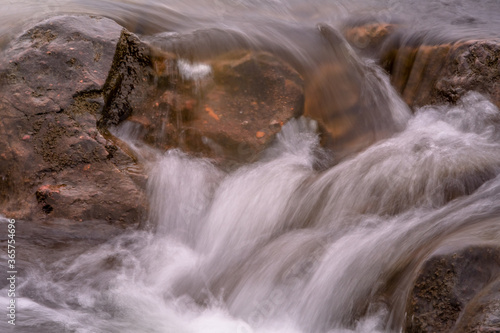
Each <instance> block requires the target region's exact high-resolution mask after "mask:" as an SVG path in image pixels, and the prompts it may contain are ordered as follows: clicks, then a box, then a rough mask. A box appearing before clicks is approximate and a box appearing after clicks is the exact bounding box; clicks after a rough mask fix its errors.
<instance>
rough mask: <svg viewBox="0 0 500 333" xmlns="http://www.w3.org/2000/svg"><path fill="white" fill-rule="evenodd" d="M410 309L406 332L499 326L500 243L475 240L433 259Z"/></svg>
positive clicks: (413, 293) (424, 270) (416, 285)
mask: <svg viewBox="0 0 500 333" xmlns="http://www.w3.org/2000/svg"><path fill="white" fill-rule="evenodd" d="M406 312H407V314H406V323H405V331H406V332H463V333H466V332H498V331H499V330H500V248H499V247H492V246H472V247H468V248H465V249H462V250H459V251H455V252H452V253H448V254H440V255H434V256H433V257H431V258H430V259H428V260H427V261H426V262H425V263H424V265H423V267H422V268H421V270H420V272H419V273H418V277H417V279H416V281H415V283H414V287H413V290H412V291H411V294H410V296H409V298H408V302H407V306H406Z"/></svg>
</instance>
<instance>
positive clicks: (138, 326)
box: [0, 0, 500, 333]
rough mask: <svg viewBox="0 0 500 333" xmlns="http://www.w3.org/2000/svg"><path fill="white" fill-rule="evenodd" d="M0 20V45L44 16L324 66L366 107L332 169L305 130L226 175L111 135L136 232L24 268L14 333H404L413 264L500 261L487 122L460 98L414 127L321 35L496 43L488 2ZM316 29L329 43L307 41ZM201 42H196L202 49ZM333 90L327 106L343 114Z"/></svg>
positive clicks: (39, 8)
mask: <svg viewBox="0 0 500 333" xmlns="http://www.w3.org/2000/svg"><path fill="white" fill-rule="evenodd" d="M4 3H5V1H4ZM472 3H474V5H473V4H472ZM478 3H479V4H478ZM5 5H6V7H5V8H6V10H5V11H3V12H2V14H1V15H2V18H3V19H4V21H3V22H4V23H2V25H1V29H3V30H0V34H1V36H2V37H3V38H4V39H9V38H11V33H10V32H12V33H15V31H16V30H20V29H22V28H23V24H28V23H29V22H30V21H33V20H37V19H40V18H41V17H44V16H45V15H47V14H52V13H56V12H65V13H75V12H76V13H84V12H90V13H97V14H101V15H106V16H109V17H111V18H113V19H116V20H117V21H118V22H120V23H121V24H124V25H126V26H128V28H129V29H131V30H133V31H135V32H136V33H139V34H144V35H148V36H149V37H148V38H151V40H153V41H155V42H156V43H158V44H161V46H162V47H164V48H168V49H170V50H175V51H176V52H178V53H179V54H180V55H182V56H185V57H187V58H199V59H203V58H205V57H208V56H209V55H210V54H211V53H218V52H221V51H224V50H226V49H231V48H234V47H235V45H238V46H242V45H244V46H248V47H252V48H259V49H265V50H267V51H270V52H275V53H276V54H279V55H280V56H282V57H283V58H285V59H287V60H288V61H289V62H290V63H292V64H294V66H295V67H296V68H297V69H298V70H299V71H300V72H301V74H302V75H303V76H304V77H305V78H306V80H307V78H308V73H310V72H311V71H314V70H315V69H316V68H318V67H319V66H320V65H322V64H324V63H325V62H327V61H329V58H328V54H330V53H329V52H333V53H334V54H335V52H337V56H336V61H345V65H346V66H351V67H350V68H354V70H353V71H354V72H355V73H358V74H356V75H360V77H355V78H356V79H355V80H354V81H355V82H358V83H359V84H362V85H363V87H362V90H363V91H364V96H368V97H367V98H371V99H372V100H373V104H372V105H373V109H372V110H368V111H367V113H365V114H363V117H364V118H363V119H364V122H362V123H359V124H357V128H358V131H357V132H356V131H355V132H354V134H355V135H362V134H364V133H365V132H366V131H370V132H371V133H373V135H374V136H375V137H376V140H374V141H375V143H374V144H372V145H371V146H369V147H368V148H366V149H364V150H361V151H360V152H357V153H355V154H351V155H350V156H349V157H347V158H343V159H340V158H339V157H337V156H336V155H333V163H332V156H331V152H328V151H325V150H323V148H321V146H320V144H319V141H320V140H319V139H320V138H319V135H318V134H317V132H316V129H317V124H316V123H315V122H314V121H311V120H310V119H307V118H303V117H302V118H299V119H294V120H291V121H290V122H288V123H287V124H285V126H284V127H283V129H282V131H281V132H280V133H279V134H278V135H277V138H276V140H275V141H274V143H273V144H272V145H271V146H270V147H269V148H268V149H267V150H266V151H265V152H264V154H262V156H261V157H260V158H259V160H258V161H255V162H253V163H251V164H246V165H242V166H239V167H237V168H233V169H231V170H227V169H223V168H220V167H219V166H218V165H216V164H214V163H213V162H212V161H210V160H208V159H202V158H195V157H191V156H189V155H187V154H185V153H183V152H181V151H179V150H170V151H167V152H158V151H155V150H153V149H152V148H146V147H145V146H144V145H143V144H141V143H140V142H137V140H136V137H135V135H134V131H133V129H132V128H130V126H129V125H130V124H127V123H125V124H124V125H122V126H120V127H118V128H116V129H114V130H113V133H114V134H115V135H117V136H119V137H120V138H121V139H122V140H124V141H125V142H128V143H129V145H130V147H131V149H134V150H136V152H137V154H138V155H139V156H142V158H143V159H144V163H145V164H146V166H147V169H148V173H149V178H148V184H147V189H148V195H149V201H150V213H149V216H148V217H147V218H145V221H141V222H143V223H141V225H142V226H143V227H142V228H141V229H140V230H137V231H133V232H126V233H125V234H123V235H120V236H118V237H115V238H113V239H110V240H108V241H107V242H105V243H104V244H101V245H98V246H92V247H90V248H87V249H85V251H80V252H81V253H79V254H78V255H75V254H72V255H68V256H65V257H63V258H62V259H61V256H59V257H57V258H56V257H54V258H53V259H51V258H49V259H47V258H45V259H46V260H32V262H31V263H26V264H25V266H26V267H24V270H23V272H24V273H23V275H22V276H21V277H20V281H18V283H19V284H18V297H17V309H18V310H17V320H16V327H15V330H14V331H15V332H47V333H48V332H50V333H52V332H79V333H83V332H92V333H105V332H116V333H118V332H120V333H126V332H131V333H132V332H158V333H165V332H168V333H182V332H186V333H188V332H192V333H197V332H200V333H201V332H204V333H205V332H206V333H208V332H211V333H212V332H213V333H226V332H227V333H251V332H255V333H257V332H262V333H264V332H269V333H270V332H286V333H294V332H297V333H298V332H301V333H327V332H332V333H333V332H335V333H340V332H342V333H344V332H400V331H401V330H402V327H403V322H404V320H405V305H406V299H407V296H408V294H409V292H410V289H411V287H412V282H413V281H414V279H415V277H416V273H417V271H418V269H419V268H420V267H421V265H422V263H423V262H424V260H426V259H427V258H428V257H429V256H430V255H431V254H433V253H436V252H447V251H451V250H453V249H457V248H460V247H463V246H466V245H471V244H482V245H485V244H493V245H499V239H500V207H499V206H498V204H497V203H498V202H499V200H500V176H499V173H500V113H499V110H498V109H497V108H496V107H495V106H494V105H493V104H492V103H491V102H489V101H488V100H487V99H485V98H484V97H483V96H481V95H479V94H477V93H474V92H471V93H468V94H467V95H465V96H464V97H463V98H462V99H461V100H460V101H459V102H458V103H457V104H456V105H453V106H446V105H445V106H433V107H430V106H429V107H424V108H421V109H419V110H417V111H416V112H415V113H412V112H410V110H409V109H408V107H406V106H405V104H404V103H403V102H402V101H401V100H400V99H399V97H398V96H397V94H396V93H395V92H394V91H393V90H392V88H391V87H390V85H389V83H388V78H387V76H386V75H385V74H384V73H383V72H382V71H381V70H380V69H379V68H378V67H377V66H376V65H375V64H374V63H373V62H372V61H371V60H369V59H361V58H358V57H357V56H356V55H355V54H354V53H353V51H352V50H351V49H350V48H349V47H348V46H345V45H344V46H342V45H340V44H342V43H341V42H339V43H337V42H335V43H337V44H338V45H340V46H338V45H337V44H336V45H337V46H335V47H333V49H332V46H331V44H332V39H331V38H333V40H334V41H338V40H339V39H341V37H338V36H337V35H336V34H335V31H336V30H335V29H339V28H340V27H341V25H342V24H344V23H345V22H347V21H349V20H361V19H363V17H366V15H371V16H373V17H375V18H376V19H380V20H384V21H387V20H400V21H403V22H407V24H408V25H410V26H412V28H413V29H414V30H415V31H419V30H423V29H424V27H425V28H426V29H428V28H429V27H432V28H433V29H434V30H435V31H439V33H435V35H434V36H441V35H443V31H445V32H447V33H448V34H449V36H452V37H453V38H462V37H465V36H486V35H488V34H491V31H492V30H494V27H499V26H500V19H499V18H498V17H497V15H495V11H496V13H498V12H499V11H498V9H500V7H499V6H500V5H499V2H497V1H479V2H467V1H430V0H429V1H424V2H418V5H417V4H416V2H410V1H402V2H396V1H374V0H373V1H369V0H365V1H326V0H322V1H317V2H315V3H314V4H309V3H307V2H305V1H302V0H294V1H289V2H282V1H279V0H212V1H187V2H186V1H169V2H162V1H140V0H133V1H110V0H108V1H83V0H81V1H80V0H75V1H62V0H61V1H55V0H52V1H47V2H44V3H43V4H41V3H38V2H34V1H12V2H8V3H6V4H5ZM411 14H413V15H414V16H411ZM21 18H22V19H21ZM319 22H323V23H324V22H326V23H327V24H328V26H322V28H321V29H319V30H318V29H317V28H316V24H317V23H319ZM200 29H203V30H200ZM195 30H198V32H194V31H195ZM200 31H201V32H200ZM496 31H498V29H496ZM332 32H333V37H332V35H331V34H332ZM200 33H201V36H205V37H207V38H208V41H207V42H206V43H198V42H199V39H197V38H196V36H199V34H200ZM197 34H198V35H197ZM165 36H174V37H175V38H173V39H170V40H169V39H167V42H165ZM145 38H146V37H145ZM325 38H326V40H327V42H326V43H325ZM329 38H330V39H329ZM161 40H163V42H161ZM197 41H198V42H197ZM162 43H163V44H162ZM339 53H341V55H339ZM339 59H340V60H339ZM191 74H192V75H195V74H196V73H191ZM353 75H354V74H353ZM349 78H352V76H349ZM360 78H362V79H360ZM356 80H357V81H356ZM339 84H340V83H339V82H335V83H332V85H331V86H328V87H324V89H325V90H324V94H326V95H329V94H330V95H332V96H334V97H335V98H334V99H338V98H341V97H339V96H338V93H337V94H336V91H337V90H338V89H341V88H338V86H339ZM331 102H332V103H333V102H335V101H333V100H332V101H331ZM127 126H128V127H127ZM1 260H2V261H6V255H3V256H2V258H1ZM6 288H7V287H6ZM6 288H4V289H3V290H1V291H0V301H1V304H2V307H4V304H7V302H8V298H7V296H6V295H7V289H6ZM11 329H12V327H11V326H10V325H8V324H7V323H6V321H5V320H2V321H0V331H2V332H8V331H10V330H11Z"/></svg>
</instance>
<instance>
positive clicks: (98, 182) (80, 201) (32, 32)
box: [0, 16, 145, 225]
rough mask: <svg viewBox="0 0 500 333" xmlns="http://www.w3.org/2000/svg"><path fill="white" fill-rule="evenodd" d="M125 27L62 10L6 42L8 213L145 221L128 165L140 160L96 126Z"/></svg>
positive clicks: (1, 174)
mask: <svg viewBox="0 0 500 333" xmlns="http://www.w3.org/2000/svg"><path fill="white" fill-rule="evenodd" d="M122 30H123V29H122V27H120V26H119V25H118V24H116V23H115V22H114V21H111V20H109V19H105V18H97V17H87V16H59V17H53V18H50V19H48V20H46V21H43V22H41V23H39V24H37V25H36V26H34V27H33V28H31V29H29V30H28V31H26V32H25V33H24V34H22V35H21V36H20V37H18V38H17V39H15V40H14V41H12V42H11V44H10V45H9V46H8V48H7V50H6V51H5V53H4V54H3V56H2V59H1V62H0V78H1V81H0V84H1V87H0V115H1V118H2V121H1V122H0V132H1V133H2V135H3V138H2V141H1V142H0V183H1V184H0V212H1V213H2V214H4V215H6V216H9V217H12V218H14V217H15V218H26V219H34V220H40V219H42V220H43V219H44V218H45V217H49V218H64V219H72V220H77V221H78V220H94V219H95V220H107V221H109V222H113V223H118V224H123V225H130V224H136V223H137V222H138V221H139V218H140V216H141V212H142V211H143V209H144V207H145V206H144V204H145V201H144V195H143V191H142V190H141V188H140V187H139V186H138V185H137V184H136V183H135V182H134V181H133V180H132V178H131V177H130V175H129V174H128V173H127V172H126V169H127V167H129V166H131V165H134V163H135V162H134V160H133V158H131V157H129V156H128V155H127V154H125V153H123V152H122V151H121V150H120V149H119V148H117V147H116V146H115V145H114V144H113V142H112V141H110V140H107V139H105V138H104V137H103V136H102V135H101V132H100V131H99V130H98V129H97V125H96V124H97V120H98V119H99V118H100V113H101V111H102V109H103V106H104V99H103V88H104V86H105V82H106V79H107V76H108V72H109V70H110V68H111V67H112V63H113V57H114V54H115V50H116V45H117V43H118V41H119V40H120V36H121V34H122ZM124 193H126V194H127V195H124Z"/></svg>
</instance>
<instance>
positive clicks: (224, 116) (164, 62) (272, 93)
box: [101, 35, 303, 162]
mask: <svg viewBox="0 0 500 333" xmlns="http://www.w3.org/2000/svg"><path fill="white" fill-rule="evenodd" d="M126 38H127V41H126V43H127V44H132V45H135V46H133V47H132V48H131V50H132V49H134V50H135V49H137V50H143V51H139V52H136V51H130V50H127V51H125V52H122V53H121V54H122V60H121V61H115V63H121V64H122V67H123V66H125V67H126V66H128V65H126V64H131V65H130V67H133V68H140V69H139V70H135V71H125V70H121V69H118V70H115V72H121V73H128V74H124V76H123V77H126V76H127V75H129V76H130V75H131V77H128V78H127V79H125V80H124V79H122V78H119V79H116V80H113V81H108V82H114V83H112V84H109V85H108V86H109V89H108V91H110V92H111V93H109V94H107V96H108V102H107V103H106V105H116V106H112V107H110V108H108V107H105V110H104V117H103V121H102V122H101V124H102V125H103V126H104V127H106V126H109V125H114V124H118V123H119V122H120V121H121V120H122V119H125V118H126V117H127V116H128V121H130V122H133V123H135V124H137V125H139V126H140V128H141V130H139V131H138V132H140V133H141V134H140V137H139V139H140V140H142V141H144V142H146V143H148V144H150V145H152V146H154V147H156V148H160V149H169V148H173V147H180V148H181V149H183V150H185V151H187V152H191V153H194V154H195V155H200V156H208V157H211V158H215V159H218V160H220V161H226V162H227V161H239V162H241V161H249V160H252V159H253V158H255V156H256V155H257V154H258V153H259V152H261V151H262V150H263V149H264V148H265V147H267V146H268V144H269V143H270V142H271V141H272V139H273V137H274V135H275V134H276V133H277V132H279V131H280V130H281V126H282V124H284V123H286V122H287V121H288V120H289V119H291V118H292V117H296V116H299V115H301V114H302V110H303V88H302V85H303V83H302V78H301V77H300V75H299V74H298V73H297V72H296V71H295V70H293V69H292V68H291V67H289V66H288V65H287V64H285V63H284V62H283V61H281V60H279V59H277V58H276V57H274V56H272V55H270V54H268V53H264V52H249V51H234V52H230V53H226V54H223V55H221V56H218V57H215V58H212V59H209V60H206V61H204V62H202V63H190V62H189V61H187V60H184V59H178V58H177V57H175V56H173V55H172V54H169V53H163V52H159V51H155V50H151V49H149V50H148V49H147V48H141V45H144V44H142V43H141V42H140V41H139V40H138V39H136V38H135V37H133V36H132V35H130V36H126ZM137 63H140V64H141V66H139V67H138V66H137V65H135V64H137ZM123 64H125V65H123ZM129 73H131V74H129ZM113 75H114V74H112V75H111V77H113ZM121 75H122V74H117V75H116V77H120V76H121ZM126 80H129V81H130V82H132V81H133V82H134V85H133V86H134V89H133V90H131V91H130V92H128V91H127V84H124V83H123V82H124V81H126ZM126 82H128V81H126ZM117 100H118V101H119V103H116V102H115V101H117ZM115 110H116V111H115ZM120 112H121V113H120ZM117 114H118V116H117Z"/></svg>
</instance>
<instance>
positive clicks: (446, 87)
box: [380, 36, 500, 107]
mask: <svg viewBox="0 0 500 333" xmlns="http://www.w3.org/2000/svg"><path fill="white" fill-rule="evenodd" d="M408 39H409V40H412V39H411V38H408ZM402 40H403V38H402V37H401V36H399V37H395V38H394V39H393V40H392V41H390V42H388V43H387V45H386V46H385V47H384V50H383V52H382V56H381V60H380V61H381V64H382V65H383V66H384V68H385V69H386V70H387V71H388V72H389V73H390V74H391V80H392V83H393V85H394V87H395V88H396V90H397V91H398V92H400V93H401V95H402V96H403V99H404V100H405V102H406V103H408V105H410V106H415V107H418V106H423V105H427V104H440V103H449V102H452V103H454V102H456V101H457V100H458V99H459V98H460V97H462V96H463V95H464V94H465V93H466V92H467V91H470V90H474V91H477V92H480V93H483V94H485V95H487V96H488V97H489V98H490V99H491V101H492V102H493V103H495V104H496V105H497V106H499V107H500V83H499V82H500V80H499V78H500V62H499V57H500V41H497V40H468V41H458V42H443V43H432V42H427V41H425V40H424V41H422V42H417V43H413V42H412V43H405V42H402ZM417 40H418V39H417Z"/></svg>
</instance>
